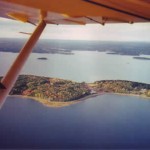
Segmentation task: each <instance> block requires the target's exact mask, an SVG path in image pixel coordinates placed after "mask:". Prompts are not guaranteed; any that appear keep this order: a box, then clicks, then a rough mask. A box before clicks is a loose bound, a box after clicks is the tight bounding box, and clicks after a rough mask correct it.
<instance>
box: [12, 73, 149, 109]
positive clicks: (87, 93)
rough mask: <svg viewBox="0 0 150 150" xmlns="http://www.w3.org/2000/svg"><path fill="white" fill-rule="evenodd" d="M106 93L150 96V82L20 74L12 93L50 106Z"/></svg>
mask: <svg viewBox="0 0 150 150" xmlns="http://www.w3.org/2000/svg"><path fill="white" fill-rule="evenodd" d="M104 93H114V94H123V95H124V94H126V95H136V96H142V97H146V98H150V84H146V83H138V82H132V81H124V80H102V81H96V82H94V83H85V82H82V83H78V82H74V81H70V80H64V79H58V78H49V77H40V76H34V75H20V76H19V78H18V80H17V81H16V83H15V86H14V87H13V89H12V90H11V92H10V95H11V96H21V97H27V98H31V99H34V100H36V101H39V102H41V103H43V104H44V105H46V106H51V107H52V106H53V107H58V106H67V105H70V104H73V103H76V102H79V101H81V100H85V99H87V98H90V97H94V96H98V95H101V94H104Z"/></svg>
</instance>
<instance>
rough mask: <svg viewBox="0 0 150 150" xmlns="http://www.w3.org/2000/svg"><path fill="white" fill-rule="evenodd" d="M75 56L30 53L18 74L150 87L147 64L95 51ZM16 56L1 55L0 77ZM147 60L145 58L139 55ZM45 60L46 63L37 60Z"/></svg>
mask: <svg viewBox="0 0 150 150" xmlns="http://www.w3.org/2000/svg"><path fill="white" fill-rule="evenodd" d="M73 52H74V55H62V54H39V53H33V54H31V56H30V58H29V59H28V61H27V63H26V65H25V67H24V68H23V70H22V72H21V74H33V75H39V76H46V77H54V78H55V77H57V78H62V79H68V80H73V81H77V82H94V81H98V80H111V79H119V80H130V81H137V82H144V83H150V78H149V76H150V61H149V60H138V59H133V56H124V55H110V54H106V53H105V52H97V51H73ZM16 56H17V54H16V53H5V52H0V57H1V59H0V75H1V76H2V75H4V74H5V73H6V72H7V70H8V68H9V66H10V65H11V64H12V62H13V60H14V59H15V57H16ZM142 56H146V57H149V58H150V56H148V55H142ZM39 57H46V58H47V60H39V59H37V58H39Z"/></svg>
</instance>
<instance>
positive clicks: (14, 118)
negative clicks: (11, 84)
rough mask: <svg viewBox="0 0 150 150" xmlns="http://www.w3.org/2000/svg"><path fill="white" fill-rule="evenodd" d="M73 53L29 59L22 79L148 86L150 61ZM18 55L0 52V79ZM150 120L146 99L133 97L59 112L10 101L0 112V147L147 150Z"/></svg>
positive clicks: (87, 102)
mask: <svg viewBox="0 0 150 150" xmlns="http://www.w3.org/2000/svg"><path fill="white" fill-rule="evenodd" d="M74 53H75V54H74V55H60V54H55V55H54V54H32V55H31V57H30V58H29V60H28V62H27V64H26V66H25V67H24V69H23V70H22V74H35V75H42V76H48V77H58V78H63V79H69V80H74V81H79V82H83V81H85V82H93V81H97V80H103V79H123V80H133V81H138V82H145V83H150V61H146V60H136V59H133V58H132V56H119V55H108V54H105V53H103V52H89V51H85V52H81V51H80V52H79V51H74ZM16 55H17V54H15V53H4V52H0V75H4V74H5V73H6V71H7V69H8V67H9V65H10V64H11V63H12V61H13V60H14V58H15V57H16ZM38 57H47V58H48V60H38V59H37V58H38ZM147 57H149V56H147ZM149 116H150V100H148V99H143V98H139V97H133V96H119V95H113V94H106V95H101V96H98V97H94V98H90V99H88V100H85V101H82V102H80V103H78V104H74V105H70V106H67V107H63V108H49V107H45V106H43V105H42V104H40V103H38V102H35V101H33V100H30V99H20V98H15V97H8V98H7V101H6V103H5V104H4V107H3V108H2V109H1V110H0V148H150V143H149V141H150V119H149Z"/></svg>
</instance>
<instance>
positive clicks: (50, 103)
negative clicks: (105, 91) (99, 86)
mask: <svg viewBox="0 0 150 150" xmlns="http://www.w3.org/2000/svg"><path fill="white" fill-rule="evenodd" d="M99 95H101V94H91V95H87V96H85V97H82V98H79V99H76V100H72V101H68V102H57V101H47V100H46V99H41V98H37V97H32V96H23V95H9V97H20V98H24V99H31V100H35V101H37V102H39V103H41V104H43V105H44V106H47V107H55V108H57V107H65V106H70V105H72V104H76V103H79V102H82V101H84V100H86V99H89V98H92V97H96V96H99Z"/></svg>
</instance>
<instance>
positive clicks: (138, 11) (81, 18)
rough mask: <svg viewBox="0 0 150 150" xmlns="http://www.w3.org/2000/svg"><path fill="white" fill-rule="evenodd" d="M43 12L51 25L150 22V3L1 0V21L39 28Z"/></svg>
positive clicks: (149, 0) (132, 0) (138, 0)
mask: <svg viewBox="0 0 150 150" xmlns="http://www.w3.org/2000/svg"><path fill="white" fill-rule="evenodd" d="M40 11H44V12H46V15H45V17H44V20H45V21H46V23H49V24H57V25H59V24H69V25H71V24H79V25H85V24H89V23H90V24H92V23H99V24H102V25H104V24H105V23H134V22H149V21H150V0H0V17H4V18H10V19H16V20H20V21H23V22H30V23H33V24H37V23H38V22H39V19H40V18H39V16H40Z"/></svg>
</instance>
